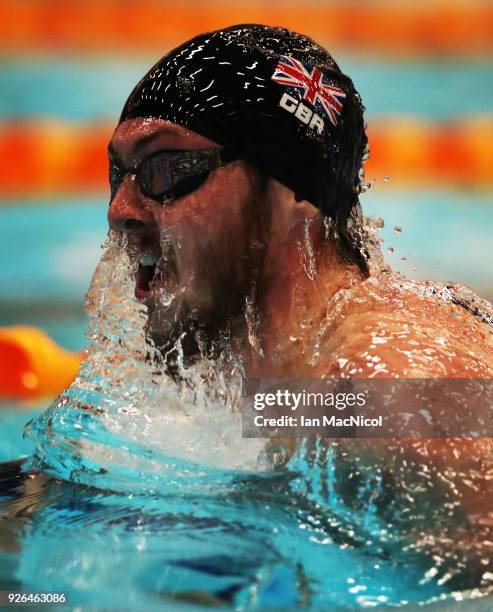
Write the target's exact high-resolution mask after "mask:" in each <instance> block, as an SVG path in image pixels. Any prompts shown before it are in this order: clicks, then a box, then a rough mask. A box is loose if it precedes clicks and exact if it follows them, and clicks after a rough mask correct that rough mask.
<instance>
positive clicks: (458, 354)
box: [321, 274, 493, 378]
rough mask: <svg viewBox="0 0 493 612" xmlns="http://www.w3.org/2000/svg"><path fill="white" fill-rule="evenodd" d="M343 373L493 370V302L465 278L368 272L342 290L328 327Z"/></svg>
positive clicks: (338, 371)
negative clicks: (447, 280)
mask: <svg viewBox="0 0 493 612" xmlns="http://www.w3.org/2000/svg"><path fill="white" fill-rule="evenodd" d="M321 334H323V336H324V338H323V346H324V349H325V350H324V357H325V364H324V366H325V367H326V372H327V373H328V374H330V375H334V376H344V377H346V376H347V377H375V376H379V377H389V376H399V377H409V378H411V377H416V378H418V377H437V378H438V377H440V378H442V377H447V378H448V377H454V378H455V377H488V378H489V377H493V308H492V306H491V305H490V304H489V303H488V302H487V301H486V300H483V299H481V298H480V297H479V296H477V295H476V294H475V293H474V292H473V291H472V290H471V289H469V288H468V287H465V286H463V285H443V284H439V283H431V282H425V281H410V280H408V279H405V278H403V277H401V276H399V275H394V274H385V275H381V276H379V277H370V278H369V279H367V280H366V281H364V282H363V283H360V284H359V285H357V286H356V287H353V288H352V289H349V290H346V291H342V292H339V293H338V294H336V296H334V298H333V300H332V301H331V303H330V304H329V308H328V312H327V323H326V325H325V327H324V329H323V330H322V332H321Z"/></svg>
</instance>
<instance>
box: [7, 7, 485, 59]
mask: <svg viewBox="0 0 493 612" xmlns="http://www.w3.org/2000/svg"><path fill="white" fill-rule="evenodd" d="M235 23H264V24H267V25H282V26H285V27H288V28H292V29H294V30H296V31H300V32H303V33H306V34H307V35H309V36H311V37H313V38H315V39H316V40H317V41H319V42H321V43H327V44H329V43H330V48H331V50H333V49H341V48H349V49H352V50H362V51H371V52H376V53H381V54H388V53H391V54H392V55H401V56H406V55H407V56H409V55H412V56H425V55H436V54H442V55H447V54H450V53H453V54H455V55H461V54H462V55H465V56H485V55H488V54H490V53H491V52H492V51H493V5H492V4H491V3H490V2H484V1H481V0H470V1H469V2H452V3H451V2H439V1H435V2H431V1H430V2H410V1H409V0H408V1H406V2H382V1H380V2H359V1H356V0H352V1H349V2H331V3H330V4H329V3H325V2H320V1H317V0H308V1H307V2H295V1H294V0H287V1H286V2H283V3H282V10H280V7H279V5H278V4H277V3H267V2H262V1H260V0H249V1H247V2H244V3H241V4H240V3H234V2H225V1H224V0H208V1H207V2H192V1H191V0H189V1H185V2H182V3H180V4H179V5H177V4H176V3H165V2H162V0H140V1H139V2H133V3H131V4H128V3H125V2H121V1H120V2H118V1H114V0H85V1H84V2H80V0H50V1H46V0H30V1H29V2H11V0H0V51H1V52H4V53H5V52H11V53H12V52H18V51H24V52H28V53H29V54H32V51H33V49H38V50H45V51H63V52H77V53H81V52H83V53H84V52H89V53H94V52H103V53H107V52H112V51H116V50H118V51H122V52H128V53H132V52H135V51H138V52H139V51H145V52H149V51H150V50H151V49H154V50H163V49H165V48H170V47H174V46H177V45H178V44H180V43H182V42H183V41H184V40H186V39H188V38H190V37H192V36H194V35H196V34H198V33H201V32H207V31H210V30H214V29H217V28H220V27H225V26H228V25H231V24H235Z"/></svg>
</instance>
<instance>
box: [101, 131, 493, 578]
mask: <svg viewBox="0 0 493 612" xmlns="http://www.w3.org/2000/svg"><path fill="white" fill-rule="evenodd" d="M217 146H218V145H217V144H215V143H213V142H211V141H209V140H207V139H205V138H204V137H202V136H199V135H197V134H194V133H192V132H189V131H187V130H185V129H184V128H182V127H180V126H177V125H174V124H171V123H169V122H166V121H163V120H158V119H147V120H144V119H134V120H130V121H126V122H124V123H122V124H121V125H120V126H118V127H117V129H116V130H115V133H114V135H113V137H112V141H111V151H112V155H114V156H117V157H118V158H119V159H120V160H121V161H122V162H123V163H124V165H125V166H126V167H130V166H135V165H136V164H137V163H139V161H141V160H143V159H144V158H145V157H147V156H149V155H150V154H152V153H154V152H156V151H158V150H161V149H182V150H193V149H204V148H211V147H217ZM108 220H109V223H110V226H111V227H112V228H113V229H115V230H117V231H119V232H121V233H122V234H125V235H126V236H127V238H128V249H129V252H130V254H131V257H133V258H135V257H137V258H138V257H140V256H142V255H145V254H153V255H155V256H156V257H159V258H160V259H159V263H158V266H157V271H156V274H155V277H154V281H153V283H151V286H150V287H149V286H147V285H146V283H144V282H142V277H139V274H140V273H139V272H137V279H136V296H137V298H138V299H140V300H141V301H144V302H145V303H147V305H148V306H149V333H150V334H151V335H152V336H153V338H154V340H155V341H156V342H157V343H158V344H161V345H163V346H164V347H165V348H166V347H169V346H170V344H172V342H173V341H174V339H175V338H176V337H177V336H178V335H179V334H180V333H183V332H185V334H187V333H188V334H189V335H190V336H193V335H194V331H195V330H196V329H201V330H203V332H204V334H205V337H209V338H215V337H218V336H220V332H221V331H222V330H225V329H227V330H228V333H229V335H230V337H231V345H232V347H233V350H234V351H235V352H236V353H237V354H238V355H239V357H240V358H241V359H242V361H243V363H244V365H245V373H246V375H247V376H251V377H253V376H263V377H298V378H300V377H307V378H308V377H312V378H317V377H324V376H334V377H348V378H351V377H358V378H365V377H384V378H386V377H387V378H388V377H402V378H405V377H408V378H421V377H430V378H432V377H439V378H469V377H471V378H473V377H479V378H481V377H484V378H492V377H493V335H492V333H491V329H490V328H489V326H488V325H486V324H485V323H483V322H481V321H480V320H478V319H477V318H475V317H474V316H473V315H471V314H470V313H469V312H467V311H466V310H465V309H463V308H461V307H457V306H454V305H453V304H452V303H450V302H447V301H445V300H440V299H439V298H437V297H436V296H435V295H429V294H427V293H426V292H425V291H423V283H410V282H406V281H404V280H403V279H400V278H398V277H397V276H395V275H393V274H391V273H388V274H381V275H380V276H379V277H378V279H377V280H378V282H375V277H373V278H372V277H370V278H368V274H367V273H366V272H365V271H363V270H362V269H361V267H360V265H359V264H358V261H357V258H356V257H355V256H352V255H351V251H350V250H348V249H347V248H345V247H344V245H343V243H342V241H341V240H340V239H339V238H338V237H337V234H336V233H335V232H332V231H329V232H327V231H326V227H325V225H324V220H323V218H322V215H321V214H320V212H319V211H318V210H317V209H316V208H315V207H313V206H312V205H311V204H310V203H308V202H297V201H296V200H295V198H294V195H293V193H292V192H291V191H290V190H289V189H288V188H286V187H284V186H283V185H281V184H279V183H278V182H277V181H275V180H273V179H270V178H264V177H262V176H260V175H259V173H258V172H257V171H256V170H255V169H254V168H253V167H251V166H250V165H249V164H248V163H246V162H244V161H241V160H239V161H236V162H232V163H230V164H228V165H226V166H224V167H221V168H218V169H217V170H215V171H213V172H212V173H211V174H210V175H209V177H208V179H207V181H206V182H205V183H204V184H203V185H202V186H200V187H199V188H198V189H197V190H196V191H194V192H192V193H190V194H188V195H186V196H184V197H183V198H181V199H178V200H176V201H172V202H170V203H168V204H165V205H162V204H160V203H157V202H155V201H153V200H151V199H149V198H147V197H145V196H144V195H143V194H142V193H141V192H140V190H139V187H138V185H137V183H136V182H135V179H134V177H132V175H130V174H129V175H127V176H126V177H125V178H124V180H123V183H122V185H121V187H120V189H119V190H118V192H117V193H116V195H115V197H114V198H113V200H112V202H111V203H110V207H109V212H108ZM166 260H167V261H166ZM163 291H164V292H165V294H164V295H165V298H166V297H167V296H168V295H170V294H171V295H173V296H175V297H174V298H173V299H172V300H171V302H170V303H169V304H168V302H169V300H167V299H165V302H166V306H162V305H160V301H161V302H162V295H163ZM160 295H161V298H160ZM189 346H190V347H192V349H191V350H193V346H194V344H193V342H191V343H190V344H189ZM288 445H289V443H288ZM337 448H338V454H339V458H340V462H341V465H347V466H351V465H352V464H353V462H356V463H357V464H358V466H359V467H360V468H361V467H362V466H368V467H378V469H380V470H383V471H387V472H388V473H389V474H393V475H394V477H395V478H394V482H395V485H394V488H395V490H396V491H397V492H398V491H399V490H400V489H399V487H400V486H404V479H403V478H398V477H397V475H402V473H403V470H404V468H405V470H407V472H409V471H410V473H413V472H414V473H416V472H419V469H418V468H417V467H416V466H423V465H425V464H426V465H428V467H429V469H430V470H431V474H432V477H431V482H432V483H433V482H435V484H436V486H435V487H432V489H434V494H435V495H437V490H439V491H442V497H441V498H440V496H438V499H437V500H436V504H437V505H440V504H443V503H444V501H443V500H445V499H447V500H449V501H450V499H452V502H451V503H453V504H456V505H458V506H460V508H461V509H462V510H463V511H464V513H465V516H466V517H468V518H467V520H465V521H464V523H463V527H461V529H463V530H465V533H466V534H467V540H468V542H469V543H470V550H473V549H474V545H475V544H474V543H475V542H477V541H478V538H482V540H484V539H485V537H484V530H488V529H489V525H490V523H491V525H492V526H493V518H491V516H493V515H492V514H491V509H492V508H493V485H492V484H491V482H492V481H491V479H490V475H491V474H493V443H492V442H491V441H490V440H487V439H483V440H480V441H474V440H467V439H462V440H456V439H445V440H424V441H420V442H419V443H416V441H414V442H413V441H412V440H397V441H395V440H394V441H392V440H372V441H364V440H339V441H338V442H337ZM409 466H414V467H409ZM447 469H448V470H449V472H450V473H449V477H448V482H449V485H447V486H445V485H444V484H443V478H442V475H443V472H444V470H447ZM452 472H453V474H452ZM464 473H467V474H469V475H470V478H469V479H468V478H464ZM454 474H455V476H454ZM471 479H472V481H474V482H473V483H472V484H471ZM440 487H441V488H440ZM444 487H445V488H444ZM341 490H342V491H343V494H344V495H346V496H347V499H348V503H351V502H350V500H351V495H353V494H354V495H356V494H357V492H356V491H355V490H352V489H351V483H350V482H345V483H344V484H343V485H342V489H341ZM396 495H397V493H396ZM421 495H424V496H425V498H426V494H425V493H424V494H421ZM418 497H419V496H418ZM353 499H354V498H353ZM478 515H479V516H480V517H481V521H478V520H477V517H478ZM474 517H476V518H474ZM409 524H410V527H409V528H410V529H416V530H419V529H421V531H420V533H421V534H423V533H425V532H426V529H431V530H432V531H433V529H434V527H433V522H431V523H430V524H428V525H427V526H426V528H425V527H423V526H422V525H418V524H417V523H416V524H415V523H413V522H412V521H410V523H409ZM478 525H480V527H479V526H478ZM423 530H424V531H423ZM461 538H462V539H464V536H461ZM489 539H490V540H493V537H490V538H489ZM455 541H457V538H455ZM468 554H469V553H468ZM471 555H472V556H474V555H473V553H471ZM469 556H470V555H469ZM468 558H469V557H468ZM471 563H472V564H473V565H474V564H476V566H477V567H478V568H479V569H480V570H481V571H486V570H488V568H489V571H493V566H492V562H491V561H490V560H489V557H488V562H487V563H486V564H485V563H484V562H481V564H480V565H478V563H479V562H477V560H476V561H474V562H473V561H471ZM490 566H491V567H490ZM478 571H479V570H478Z"/></svg>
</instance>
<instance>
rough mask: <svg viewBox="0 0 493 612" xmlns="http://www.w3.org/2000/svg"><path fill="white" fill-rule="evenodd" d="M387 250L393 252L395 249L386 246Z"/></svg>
mask: <svg viewBox="0 0 493 612" xmlns="http://www.w3.org/2000/svg"><path fill="white" fill-rule="evenodd" d="M387 251H388V252H389V253H393V252H394V251H395V249H394V247H392V246H389V247H388V248H387Z"/></svg>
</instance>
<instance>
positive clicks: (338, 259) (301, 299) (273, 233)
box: [235, 183, 365, 377]
mask: <svg viewBox="0 0 493 612" xmlns="http://www.w3.org/2000/svg"><path fill="white" fill-rule="evenodd" d="M271 191H272V193H270V207H269V208H270V213H271V214H270V218H271V219H272V223H271V226H270V228H269V232H268V235H266V236H264V244H265V245H266V247H265V254H264V257H263V261H262V264H261V266H260V268H259V271H258V275H257V278H256V281H255V284H254V287H253V289H252V292H251V294H250V295H249V297H248V299H247V306H246V311H245V317H244V318H243V319H242V321H241V323H240V322H239V327H243V329H242V330H241V331H240V329H237V330H236V333H235V335H240V336H243V338H244V342H243V343H242V344H243V349H242V351H241V352H242V358H243V362H244V364H245V372H246V375H247V376H250V377H255V376H262V377H295V376H297V377H300V376H301V377H303V376H305V377H309V376H314V377H316V376H318V375H320V372H318V371H317V365H316V361H317V360H316V359H314V354H315V352H316V351H317V350H318V348H317V346H316V341H317V333H318V332H319V330H320V326H321V324H322V323H323V320H324V318H325V317H326V315H327V306H328V303H329V301H330V299H331V297H332V296H333V295H334V294H335V293H336V292H337V291H339V290H341V289H345V288H348V287H351V286H353V285H355V284H356V283H359V282H361V281H362V280H364V278H365V274H364V273H363V272H362V270H361V269H360V267H359V265H358V264H357V262H356V258H355V257H351V256H347V255H343V253H344V249H343V243H342V240H341V238H340V237H338V235H337V232H336V231H335V230H334V228H331V227H330V226H327V225H326V224H325V222H324V218H323V216H322V214H321V213H320V212H319V211H318V210H317V209H316V208H314V207H313V206H312V205H311V204H309V203H307V202H303V203H299V202H296V201H295V200H294V197H293V194H292V192H290V191H289V190H287V189H285V188H283V187H282V186H280V185H279V184H278V183H275V184H274V185H273V186H272V188H271Z"/></svg>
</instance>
